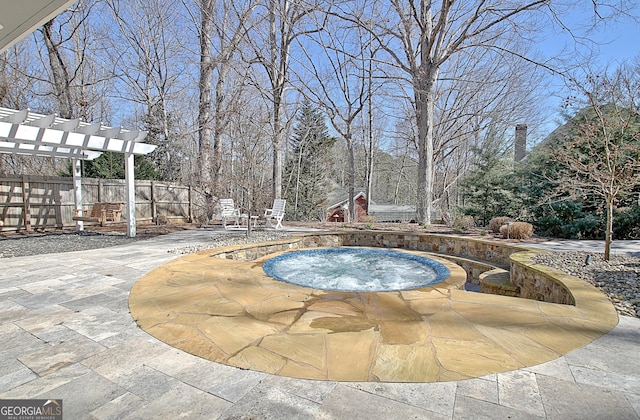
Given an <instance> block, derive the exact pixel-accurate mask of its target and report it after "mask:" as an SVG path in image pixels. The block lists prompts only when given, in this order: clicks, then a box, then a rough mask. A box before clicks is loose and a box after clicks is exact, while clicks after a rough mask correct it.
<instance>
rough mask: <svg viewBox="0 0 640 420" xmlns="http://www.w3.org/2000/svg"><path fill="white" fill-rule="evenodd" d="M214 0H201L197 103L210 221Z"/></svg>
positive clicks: (203, 183) (200, 158) (203, 184)
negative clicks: (198, 92)
mask: <svg viewBox="0 0 640 420" xmlns="http://www.w3.org/2000/svg"><path fill="white" fill-rule="evenodd" d="M213 6H214V4H213V0H202V3H201V5H200V7H201V10H200V14H201V24H202V26H201V28H200V81H199V86H198V87H199V89H200V101H199V103H198V163H199V165H198V166H199V174H198V177H199V182H198V183H199V184H200V186H201V187H202V189H203V193H204V196H205V200H206V203H205V206H206V208H205V211H206V215H207V219H208V220H210V219H211V217H212V216H213V205H214V193H213V185H212V184H213V182H212V181H213V178H212V172H213V171H212V167H211V157H212V156H211V131H212V130H211V76H212V74H213V65H212V58H211V25H212V20H213V16H212V12H213Z"/></svg>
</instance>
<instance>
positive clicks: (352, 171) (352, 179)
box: [345, 123, 358, 222]
mask: <svg viewBox="0 0 640 420" xmlns="http://www.w3.org/2000/svg"><path fill="white" fill-rule="evenodd" d="M345 134H346V135H345V140H346V141H347V149H348V151H349V198H348V201H347V203H349V220H348V222H357V221H358V220H357V218H356V210H355V207H356V206H355V203H354V201H353V198H354V196H355V194H356V191H355V190H356V188H355V185H356V159H355V153H354V151H353V141H352V139H351V124H350V123H348V124H347V131H346V133H345ZM345 221H346V220H345Z"/></svg>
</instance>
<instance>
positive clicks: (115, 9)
mask: <svg viewBox="0 0 640 420" xmlns="http://www.w3.org/2000/svg"><path fill="white" fill-rule="evenodd" d="M105 4H106V5H107V7H108V10H109V11H110V12H111V13H112V15H113V17H114V21H106V22H105V23H106V24H107V25H108V26H109V27H108V28H105V33H106V34H108V38H107V37H105V38H107V39H109V41H110V44H109V47H108V48H105V53H106V58H105V62H106V63H113V72H114V74H115V75H116V76H117V77H118V78H119V79H120V80H121V81H122V83H121V84H119V85H118V86H121V87H122V91H121V92H120V95H121V97H120V99H124V100H126V101H131V102H134V103H136V104H140V105H141V106H142V108H143V109H142V114H143V117H142V119H143V121H144V125H145V129H146V130H147V131H148V133H149V135H148V136H147V141H148V142H151V143H152V144H156V145H157V146H158V149H157V150H156V151H155V152H154V153H153V155H152V157H153V158H154V160H155V162H156V166H157V167H158V169H159V170H160V172H161V173H162V175H163V177H164V178H165V179H169V180H175V179H177V178H178V176H177V175H178V167H179V166H180V165H179V163H177V162H175V160H177V155H178V153H176V151H177V150H180V149H182V147H181V145H180V144H179V143H178V142H177V139H176V138H175V137H176V135H175V128H174V127H172V126H174V125H175V122H174V121H172V117H171V115H170V114H171V112H172V111H171V105H170V102H171V101H172V99H174V98H176V97H177V96H178V95H179V94H180V93H183V92H184V82H183V80H184V78H182V77H181V76H182V74H183V72H184V69H185V64H184V63H183V61H184V60H181V58H182V55H181V52H180V50H179V48H178V46H179V44H178V41H179V39H180V36H179V35H178V34H176V33H175V32H174V27H175V26H176V22H177V21H178V19H179V18H180V15H179V13H178V11H179V6H180V3H179V2H177V1H172V2H166V1H158V0H152V1H146V0H145V1H142V0H133V1H120V0H107V1H106V2H105ZM114 27H117V28H118V29H119V31H114V30H113V28H114ZM172 131H173V132H172Z"/></svg>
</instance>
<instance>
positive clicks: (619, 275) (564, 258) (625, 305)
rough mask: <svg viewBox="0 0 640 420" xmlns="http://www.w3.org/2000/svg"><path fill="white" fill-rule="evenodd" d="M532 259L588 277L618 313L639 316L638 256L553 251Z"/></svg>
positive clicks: (577, 275) (639, 274)
mask: <svg viewBox="0 0 640 420" xmlns="http://www.w3.org/2000/svg"><path fill="white" fill-rule="evenodd" d="M587 258H588V262H587ZM534 260H535V261H536V262H539V263H541V264H544V265H548V266H550V267H554V268H557V269H558V270H561V271H563V272H565V273H568V274H571V275H572V276H575V277H578V278H580V279H582V280H585V281H588V282H589V283H591V284H593V285H594V286H596V287H597V288H599V289H600V290H601V291H602V292H603V293H605V294H606V295H607V296H608V297H609V299H610V300H611V302H613V305H614V306H615V307H616V310H617V311H618V313H619V314H620V315H627V316H633V317H637V318H640V258H638V257H631V256H626V255H612V256H611V258H610V260H609V261H605V260H604V258H603V255H602V254H591V253H586V252H552V253H548V254H539V255H536V256H535V257H534Z"/></svg>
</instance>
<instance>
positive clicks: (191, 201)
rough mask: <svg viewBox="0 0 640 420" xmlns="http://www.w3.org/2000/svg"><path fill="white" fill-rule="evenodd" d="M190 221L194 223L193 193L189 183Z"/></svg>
mask: <svg viewBox="0 0 640 420" xmlns="http://www.w3.org/2000/svg"><path fill="white" fill-rule="evenodd" d="M189 223H193V194H192V191H191V185H189Z"/></svg>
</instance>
